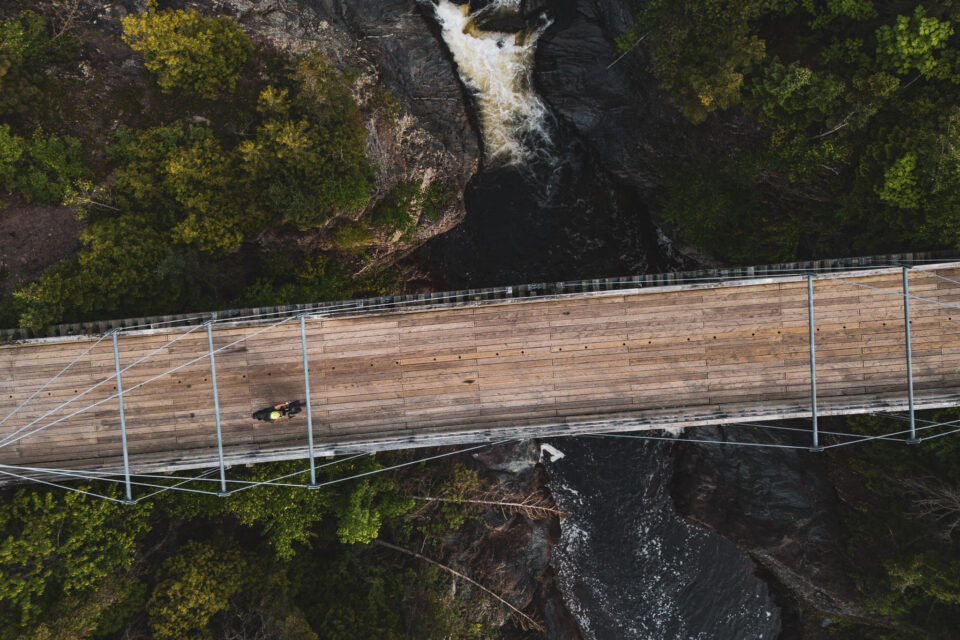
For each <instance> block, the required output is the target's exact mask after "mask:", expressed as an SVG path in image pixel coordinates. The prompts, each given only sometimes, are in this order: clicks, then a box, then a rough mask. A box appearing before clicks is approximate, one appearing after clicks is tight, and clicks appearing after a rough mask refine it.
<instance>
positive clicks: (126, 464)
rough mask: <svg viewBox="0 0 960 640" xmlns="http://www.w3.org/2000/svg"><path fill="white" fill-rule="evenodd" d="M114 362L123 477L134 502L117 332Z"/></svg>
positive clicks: (128, 494) (113, 334) (128, 499)
mask: <svg viewBox="0 0 960 640" xmlns="http://www.w3.org/2000/svg"><path fill="white" fill-rule="evenodd" d="M111 337H112V338H113V363H114V365H115V366H116V371H117V401H118V403H119V405H120V446H121V447H123V479H124V484H125V486H126V490H127V502H128V503H130V504H132V503H133V489H132V488H131V486H130V456H129V454H128V453H127V417H126V415H125V414H124V411H123V381H122V380H121V378H120V349H119V347H118V346H117V332H116V331H114V332H113V333H112V336H111Z"/></svg>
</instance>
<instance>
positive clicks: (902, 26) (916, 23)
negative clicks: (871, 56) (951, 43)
mask: <svg viewBox="0 0 960 640" xmlns="http://www.w3.org/2000/svg"><path fill="white" fill-rule="evenodd" d="M952 34H953V25H951V24H950V23H949V22H942V21H940V20H937V19H936V18H928V17H927V13H926V11H925V10H924V8H923V7H922V6H920V5H918V6H917V7H916V9H914V12H913V15H912V16H910V17H907V16H897V22H896V24H895V25H894V26H892V27H891V26H888V25H883V26H881V27H880V28H879V29H877V58H878V59H879V60H880V61H881V63H882V64H883V65H884V66H885V67H886V68H887V69H890V70H892V71H893V72H895V73H898V74H900V75H906V74H907V73H910V71H911V70H913V69H916V70H917V71H919V72H921V73H927V72H928V71H931V70H932V69H933V67H934V66H935V65H936V63H937V62H936V60H935V59H934V57H933V54H934V52H935V51H937V50H938V49H942V48H943V47H945V46H946V44H947V39H948V38H949V37H950V36H951V35H952Z"/></svg>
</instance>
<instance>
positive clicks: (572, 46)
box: [527, 0, 717, 193]
mask: <svg viewBox="0 0 960 640" xmlns="http://www.w3.org/2000/svg"><path fill="white" fill-rule="evenodd" d="M527 4H529V5H532V4H535V3H534V2H528V3H527ZM547 4H548V6H549V12H550V15H551V16H552V17H553V24H552V25H551V26H550V28H549V29H548V30H547V32H546V33H545V34H544V35H543V37H542V39H541V42H540V45H539V47H538V48H537V57H536V67H535V71H534V82H535V83H536V87H537V91H538V92H539V94H540V95H541V97H542V98H543V100H544V101H545V102H546V103H547V104H548V105H549V107H550V109H551V110H552V111H553V113H554V115H555V116H556V117H557V118H558V119H560V120H561V121H563V122H565V123H566V124H568V125H569V126H570V127H571V128H572V129H573V130H574V131H575V132H576V134H577V136H578V137H579V138H580V139H581V140H582V141H583V143H584V144H585V145H587V146H588V147H589V148H590V149H591V150H592V151H593V152H594V155H595V157H596V158H597V159H598V161H599V162H600V163H602V165H603V166H604V168H605V169H606V170H607V171H609V172H611V173H612V174H613V175H614V176H616V177H617V178H618V179H620V180H623V181H624V182H626V183H627V184H630V185H632V186H635V187H638V188H639V189H641V190H642V191H644V192H647V193H649V192H652V191H655V190H657V189H659V188H660V187H661V186H662V182H663V179H664V177H665V171H667V170H669V169H670V167H671V165H672V164H673V163H674V162H677V161H680V159H682V158H690V157H698V155H702V154H703V153H705V152H707V149H706V147H708V146H715V145H716V142H715V141H714V142H711V140H713V139H714V138H715V137H716V135H717V132H715V131H713V130H712V126H711V123H706V124H705V125H701V126H700V127H699V128H695V127H694V126H693V125H691V124H690V123H689V122H687V121H686V120H684V119H683V118H682V116H681V115H680V113H679V112H678V111H677V110H676V108H675V107H674V106H673V104H672V102H671V100H670V99H669V97H668V96H667V95H666V94H665V93H664V92H663V91H662V90H661V89H660V88H659V87H657V83H656V79H655V78H654V77H653V76H652V75H651V74H650V73H649V71H648V70H647V68H648V65H649V59H648V57H647V52H646V49H645V48H644V46H643V44H641V45H640V46H638V47H636V48H635V49H633V50H631V51H630V52H628V53H626V54H624V55H622V56H621V55H620V53H618V51H617V48H616V44H615V42H614V40H615V38H616V37H617V36H619V35H620V34H623V33H625V32H627V31H629V29H630V27H631V25H632V24H633V21H634V20H635V18H636V13H637V4H638V3H636V2H631V1H629V0H553V1H552V2H549V3H547Z"/></svg>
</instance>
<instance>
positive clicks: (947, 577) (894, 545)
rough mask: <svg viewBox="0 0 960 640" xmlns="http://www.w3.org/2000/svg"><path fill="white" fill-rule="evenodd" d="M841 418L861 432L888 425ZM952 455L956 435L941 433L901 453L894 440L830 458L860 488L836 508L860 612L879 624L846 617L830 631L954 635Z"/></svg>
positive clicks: (956, 542) (957, 536) (958, 445)
mask: <svg viewBox="0 0 960 640" xmlns="http://www.w3.org/2000/svg"><path fill="white" fill-rule="evenodd" d="M927 417H928V418H929V419H930V420H932V421H935V422H943V421H948V420H956V419H957V417H958V414H957V412H956V411H954V410H950V411H938V412H932V413H931V415H929V416H927ZM847 422H848V423H849V426H850V427H852V428H853V429H854V430H856V431H857V432H860V433H864V434H875V433H883V432H889V431H890V429H891V425H890V424H889V420H887V419H884V418H880V417H852V418H847ZM901 424H902V423H897V425H901ZM920 424H924V423H923V421H922V419H921V421H920ZM958 455H960V440H957V438H955V437H949V436H948V437H943V438H937V439H934V440H930V441H928V442H924V443H922V444H919V445H916V446H914V447H911V448H910V451H909V455H905V454H904V451H903V448H902V445H899V446H898V445H895V444H891V443H875V444H873V445H870V446H861V447H850V448H849V451H846V452H843V453H842V454H841V453H838V454H837V455H835V456H833V458H834V462H836V463H839V464H840V465H841V466H842V467H843V468H851V469H852V470H853V471H854V472H855V474H856V476H857V477H858V479H859V481H860V482H862V483H863V487H864V493H862V495H861V496H858V500H857V501H855V502H850V503H849V504H848V505H846V506H845V507H844V508H842V509H841V510H840V515H841V517H842V519H843V525H844V529H845V530H846V531H847V532H848V540H847V543H848V556H849V566H848V573H849V575H850V577H851V578H852V580H853V582H854V584H855V585H856V587H857V590H858V591H859V592H860V593H861V594H862V597H863V605H864V608H865V610H866V611H867V612H868V613H869V614H870V615H871V616H873V617H876V618H878V619H879V620H881V621H883V622H884V624H881V625H866V624H857V623H852V622H846V623H844V624H840V625H838V626H837V628H836V629H835V630H834V631H835V635H836V637H838V638H847V639H851V640H852V639H855V638H856V639H859V638H864V639H866V638H871V639H889V640H894V639H899V638H949V637H952V635H953V634H954V633H955V631H956V629H957V627H958V625H960V527H957V525H958V524H960V507H958V505H960V468H958V467H957V464H956V460H957V457H958ZM932 505H934V506H935V508H933V509H930V508H929V507H930V506H932ZM950 505H953V507H952V509H951V506H950Z"/></svg>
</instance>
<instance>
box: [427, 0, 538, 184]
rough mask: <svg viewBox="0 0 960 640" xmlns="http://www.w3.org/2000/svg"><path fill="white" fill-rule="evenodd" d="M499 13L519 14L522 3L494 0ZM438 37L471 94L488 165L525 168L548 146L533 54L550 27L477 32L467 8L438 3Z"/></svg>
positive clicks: (444, 0)
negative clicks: (477, 115) (511, 31)
mask: <svg viewBox="0 0 960 640" xmlns="http://www.w3.org/2000/svg"><path fill="white" fill-rule="evenodd" d="M494 4H495V5H496V7H497V9H499V10H503V11H519V5H520V0H497V1H496V2H495V3H494ZM434 9H435V11H436V16H437V22H438V23H439V25H440V29H441V34H442V36H443V40H444V42H446V43H447V47H448V48H449V49H450V53H451V54H452V55H453V59H454V62H456V63H457V67H458V69H459V72H460V77H461V79H462V80H463V82H464V84H466V85H467V87H469V88H470V90H471V91H472V92H473V94H474V96H475V98H476V101H477V107H478V109H479V112H480V126H481V127H482V129H483V140H484V145H485V150H486V156H487V160H488V161H490V162H494V161H496V162H502V163H503V164H507V165H520V164H525V163H526V162H527V161H529V160H530V159H531V157H532V156H533V155H534V154H536V153H537V152H538V150H542V149H543V148H544V147H545V146H547V145H549V142H550V137H549V131H548V126H547V118H548V111H547V108H546V106H545V105H544V104H543V102H542V101H541V100H540V98H538V97H537V95H536V94H535V93H534V92H533V78H532V73H533V54H534V50H535V47H536V42H537V38H538V37H539V36H540V34H541V33H543V30H544V29H546V27H547V26H549V23H543V24H541V25H539V26H538V27H537V28H535V29H532V30H524V31H519V32H517V33H501V32H495V31H481V30H480V29H477V28H476V26H475V25H474V16H475V15H476V14H471V13H470V5H469V4H465V5H460V6H458V5H455V4H453V3H452V2H450V0H438V3H437V4H436V5H434Z"/></svg>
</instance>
